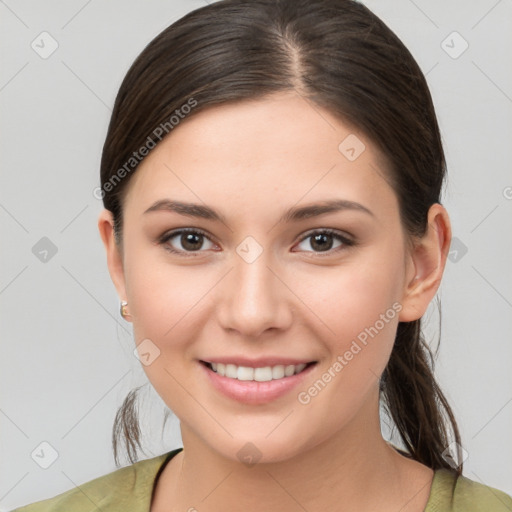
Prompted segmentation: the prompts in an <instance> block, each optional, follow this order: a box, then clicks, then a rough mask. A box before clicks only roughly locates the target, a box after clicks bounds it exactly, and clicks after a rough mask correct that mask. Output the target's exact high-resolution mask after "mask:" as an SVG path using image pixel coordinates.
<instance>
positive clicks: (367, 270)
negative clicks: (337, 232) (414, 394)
mask: <svg viewBox="0 0 512 512" xmlns="http://www.w3.org/2000/svg"><path fill="white" fill-rule="evenodd" d="M403 264H404V260H403V253H401V252H400V250H399V248H397V246H395V245H392V244H389V245H388V246H382V245H381V246H380V247H377V246H376V247H375V249H374V250H371V251H370V250H368V251H366V252H364V256H363V254H362V255H361V257H360V258H357V257H354V258H353V259H352V260H351V261H350V264H348V263H347V265H345V266H340V267H339V268H337V269H334V268H331V269H329V274H325V276H324V277H323V278H321V279H315V280H314V281H315V282H313V280H311V279H309V280H303V281H302V284H301V286H300V289H299V290H298V291H297V294H298V295H299V296H301V297H304V302H305V303H306V304H307V305H308V307H309V308H310V309H311V310H312V311H313V313H315V315H316V316H317V317H318V318H319V319H320V323H321V326H320V327H319V328H318V331H317V332H318V335H319V336H320V334H321V333H322V339H323V340H324V343H325V344H326V345H327V349H328V352H329V354H330V357H331V358H332V360H333V361H334V360H335V359H336V358H337V357H338V356H341V357H342V358H343V364H345V361H346V362H348V361H350V366H351V367H352V370H351V371H350V372H345V373H351V374H352V377H353V378H355V379H356V380H358V379H359V378H357V377H356V373H359V375H365V376H367V377H368V376H371V375H372V374H373V375H375V374H376V375H380V373H381V372H382V371H383V369H384V367H385V366H386V364H387V361H388V359H389V355H390V353H391V350H392V348H393V343H394V339H395V334H396V328H397V325H398V316H399V312H400V310H401V309H402V306H401V304H400V300H401V298H402V295H401V291H402V286H403ZM317 323H318V321H317ZM356 360H357V363H355V361H356ZM352 361H354V363H353V362H352ZM363 366H364V367H365V368H366V369H370V370H371V374H369V373H368V371H366V370H365V368H362V367H363ZM356 368H357V369H356ZM352 372H354V373H352ZM361 378H362V377H361Z"/></svg>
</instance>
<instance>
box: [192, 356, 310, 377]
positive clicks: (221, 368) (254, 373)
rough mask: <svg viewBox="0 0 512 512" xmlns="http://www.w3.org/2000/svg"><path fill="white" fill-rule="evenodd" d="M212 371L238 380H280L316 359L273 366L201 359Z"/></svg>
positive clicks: (297, 371) (305, 367)
mask: <svg viewBox="0 0 512 512" xmlns="http://www.w3.org/2000/svg"><path fill="white" fill-rule="evenodd" d="M201 363H202V364H203V365H204V366H206V367H207V368H208V369H210V370H211V371H212V372H214V373H216V374H217V375H220V376H221V377H226V378H228V379H233V380H238V381H254V382H269V381H272V380H281V379H286V378H288V377H292V376H294V375H298V374H300V373H302V372H304V371H305V370H306V369H307V368H309V367H311V366H312V365H314V364H316V361H310V362H308V363H299V364H286V365H285V364H277V365H273V366H258V367H252V366H238V365H236V364H231V363H219V362H209V361H201Z"/></svg>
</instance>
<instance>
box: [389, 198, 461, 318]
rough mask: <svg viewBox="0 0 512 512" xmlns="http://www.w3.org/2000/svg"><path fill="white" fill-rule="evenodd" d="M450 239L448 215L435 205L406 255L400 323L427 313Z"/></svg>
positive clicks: (439, 280)
mask: <svg viewBox="0 0 512 512" xmlns="http://www.w3.org/2000/svg"><path fill="white" fill-rule="evenodd" d="M451 239H452V231H451V225H450V218H449V216H448V213H447V211H446V209H445V208H444V207H443V206H441V205H440V204H439V203H435V204H433V205H432V206H431V207H430V209H429V211H428V224H427V231H426V232H425V235H424V236H423V237H421V238H419V239H416V240H415V242H414V247H413V248H412V249H411V252H410V254H409V256H408V258H409V261H408V263H409V264H408V271H407V276H406V287H405V289H404V295H403V298H402V310H401V311H400V316H399V320H400V322H412V321H414V320H417V319H419V318H421V317H422V316H423V314H424V313H425V311H426V310H427V307H428V305H429V304H430V302H431V300H432V299H433V298H434V296H435V294H436V292H437V290H438V288H439V285H440V283H441V278H442V276H443V272H444V267H445V265H446V259H447V256H448V251H449V250H450V242H451Z"/></svg>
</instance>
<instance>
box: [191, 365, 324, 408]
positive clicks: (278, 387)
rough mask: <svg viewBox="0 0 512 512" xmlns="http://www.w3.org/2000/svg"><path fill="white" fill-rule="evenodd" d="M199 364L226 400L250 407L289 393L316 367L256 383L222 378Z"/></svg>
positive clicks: (311, 366) (312, 366)
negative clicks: (249, 405)
mask: <svg viewBox="0 0 512 512" xmlns="http://www.w3.org/2000/svg"><path fill="white" fill-rule="evenodd" d="M199 364H200V366H201V367H202V368H203V371H205V372H206V375H207V376H208V378H209V379H210V382H211V383H212V384H213V386H214V387H215V388H216V389H217V390H218V391H220V392H221V393H222V394H224V395H225V396H227V397H228V398H231V399H233V400H236V401H238V402H241V403H244V404H251V405H258V404H265V403H268V402H271V401H272V400H275V399H277V398H279V397H281V396H283V395H285V394H286V393H289V392H290V391H291V390H292V389H293V388H294V387H296V386H297V385H298V384H300V383H301V382H302V381H303V380H304V379H305V377H306V376H307V375H308V374H309V373H310V372H311V371H312V370H313V368H314V367H315V366H316V364H312V365H310V366H308V367H307V368H305V369H304V370H302V372H300V373H297V374H296V375H292V376H290V377H283V378H282V379H276V380H269V381H265V382H256V381H252V380H238V379H230V378H229V377H223V376H222V375H219V374H218V373H216V372H214V371H213V370H211V369H210V368H208V367H207V366H206V365H204V364H203V363H199Z"/></svg>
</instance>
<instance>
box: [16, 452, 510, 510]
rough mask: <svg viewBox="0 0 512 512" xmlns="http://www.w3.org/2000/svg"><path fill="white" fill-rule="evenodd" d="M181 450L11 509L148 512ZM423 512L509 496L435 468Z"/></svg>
mask: <svg viewBox="0 0 512 512" xmlns="http://www.w3.org/2000/svg"><path fill="white" fill-rule="evenodd" d="M181 450H182V448H178V449H176V450H173V451H171V452H168V453H164V454H162V455H159V456H158V457H153V458H152V459H147V460H142V461H139V462H136V463H135V464H132V465H130V466H126V467H123V468H120V469H117V470H116V471H113V472H112V473H108V474H107V475H104V476H101V477H99V478H96V479H94V480H90V481H89V482H86V483H84V484H82V485H80V486H78V487H76V488H74V489H71V490H69V491H67V492H64V493H62V494H59V495H58V496H55V497H53V498H50V499H46V500H43V501H38V502H37V503H32V504H31V505H26V506H24V507H21V508H17V509H15V510H13V511H12V512H114V511H116V512H119V511H123V512H149V511H150V505H151V499H152V497H153V496H152V495H153V489H154V487H155V481H156V479H157V478H158V477H159V476H160V473H161V472H162V470H163V468H164V467H165V465H166V464H167V462H169V461H170V460H171V459H172V457H174V455H176V454H177V453H179V452H180V451H181ZM425 512H512V497H510V496H508V495H507V494H505V493H504V492H502V491H498V490H497V489H494V488H492V487H488V486H486V485H483V484H480V483H478V482H474V481H473V480H470V479H468V478H466V477H458V478H456V475H455V473H453V472H451V471H448V470H446V469H439V470H437V471H435V473H434V479H433V481H432V487H431V490H430V497H429V500H428V503H427V507H426V508H425Z"/></svg>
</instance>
